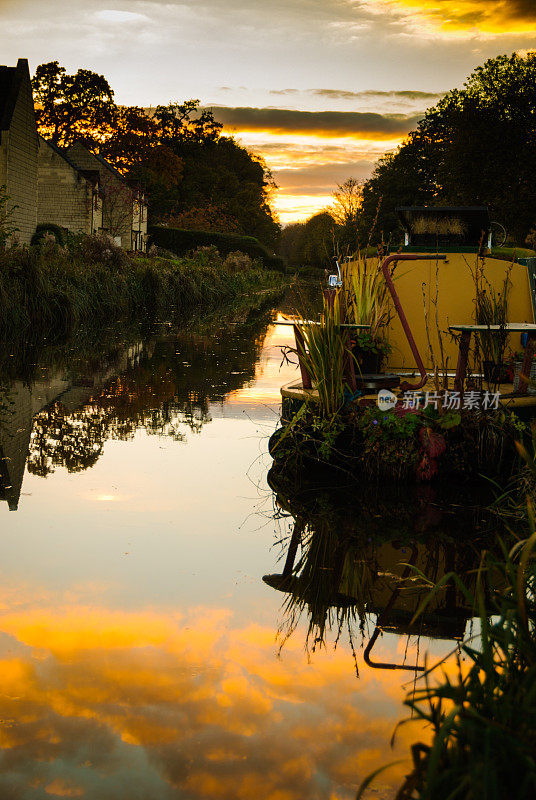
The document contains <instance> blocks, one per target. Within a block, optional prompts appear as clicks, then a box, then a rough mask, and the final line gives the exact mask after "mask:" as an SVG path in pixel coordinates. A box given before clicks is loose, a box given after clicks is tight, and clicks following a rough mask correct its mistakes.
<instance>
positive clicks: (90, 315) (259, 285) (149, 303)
mask: <svg viewBox="0 0 536 800" xmlns="http://www.w3.org/2000/svg"><path fill="white" fill-rule="evenodd" d="M231 255H232V256H234V257H231V256H228V257H227V258H226V259H225V260H224V259H222V258H221V257H220V256H219V254H218V253H217V251H216V250H214V248H207V249H204V250H202V251H198V252H197V253H195V254H193V255H192V256H191V257H188V258H182V259H170V258H167V257H166V258H162V257H159V256H152V257H149V256H146V257H142V256H129V255H127V254H126V253H124V252H123V251H122V250H120V249H119V248H117V247H115V246H114V245H113V244H112V243H110V242H109V241H107V240H105V239H100V238H99V237H83V238H82V239H77V240H76V241H75V242H74V244H73V245H72V246H71V247H61V246H59V245H58V244H56V243H55V242H52V241H48V240H45V241H44V242H43V243H42V244H41V245H39V246H35V247H29V248H27V247H14V248H11V249H9V250H7V251H5V252H4V253H2V254H1V255H0V336H2V337H3V338H14V337H17V336H23V337H26V336H29V335H33V336H36V335H39V336H47V337H51V336H52V337H53V336H58V335H64V334H67V333H70V332H72V331H73V330H74V329H76V328H77V327H78V326H79V325H80V324H82V323H97V322H99V321H100V322H107V321H113V320H119V319H124V320H126V319H131V320H134V319H140V318H143V317H147V316H151V317H157V316H158V315H168V316H169V315H170V314H174V315H175V316H176V317H178V318H182V317H187V316H189V315H190V314H191V313H193V312H194V311H195V310H197V309H200V308H206V309H212V308H216V307H217V306H218V305H220V304H223V303H227V302H230V301H232V300H233V299H236V298H237V297H240V296H242V295H244V294H247V293H255V292H259V291H265V290H270V289H278V288H281V287H282V286H283V283H284V279H283V278H282V276H281V274H278V273H274V272H270V271H267V270H263V269H261V268H259V267H258V265H256V264H255V262H252V261H251V259H249V258H248V257H243V256H242V254H231ZM238 256H241V257H240V258H239V257H238ZM246 259H247V260H246Z"/></svg>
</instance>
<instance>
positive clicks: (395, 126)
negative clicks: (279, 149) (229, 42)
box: [210, 106, 422, 139]
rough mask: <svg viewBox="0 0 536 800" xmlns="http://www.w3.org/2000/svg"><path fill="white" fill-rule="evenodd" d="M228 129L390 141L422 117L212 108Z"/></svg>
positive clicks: (412, 115)
mask: <svg viewBox="0 0 536 800" xmlns="http://www.w3.org/2000/svg"><path fill="white" fill-rule="evenodd" d="M210 110H211V111H212V112H213V113H214V116H215V117H216V119H217V120H219V121H220V122H222V123H223V124H224V125H225V126H226V127H227V128H235V129H236V130H242V131H266V132H270V133H277V134H281V133H284V134H298V135H299V134H310V135H313V134H314V135H317V136H353V137H359V136H360V137H363V138H372V139H390V138H395V137H400V136H404V135H405V134H406V133H408V132H409V131H410V130H411V129H412V128H414V127H415V126H416V125H417V123H418V122H419V120H420V119H421V117H422V114H411V115H406V114H376V113H373V112H363V111H297V110H295V109H289V108H248V107H241V108H240V107H238V108H228V107H226V106H211V109H210Z"/></svg>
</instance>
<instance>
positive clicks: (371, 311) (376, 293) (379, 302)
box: [342, 255, 392, 340]
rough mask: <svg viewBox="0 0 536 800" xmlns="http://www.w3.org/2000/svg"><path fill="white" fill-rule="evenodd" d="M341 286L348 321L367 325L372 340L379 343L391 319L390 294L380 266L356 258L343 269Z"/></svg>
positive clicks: (374, 262) (364, 259)
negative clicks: (378, 340) (383, 329)
mask: <svg viewBox="0 0 536 800" xmlns="http://www.w3.org/2000/svg"><path fill="white" fill-rule="evenodd" d="M342 282H343V287H344V290H345V302H346V314H347V319H348V321H349V322H354V323H355V324H357V325H370V336H371V338H372V339H373V340H375V339H378V338H379V337H380V334H381V330H382V328H385V327H386V326H387V325H388V324H389V322H390V320H391V316H392V312H391V307H390V293H389V289H388V287H387V284H386V282H385V278H384V275H383V272H382V271H381V269H380V262H379V261H378V260H371V259H367V258H363V257H361V256H360V255H359V256H358V257H357V258H356V260H355V261H349V262H347V263H346V264H345V265H344V266H343V269H342Z"/></svg>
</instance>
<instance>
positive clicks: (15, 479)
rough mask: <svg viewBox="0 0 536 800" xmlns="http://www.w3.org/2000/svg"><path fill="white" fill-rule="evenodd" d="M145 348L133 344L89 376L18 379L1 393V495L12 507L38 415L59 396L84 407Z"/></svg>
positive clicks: (16, 501)
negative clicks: (30, 381) (109, 363)
mask: <svg viewBox="0 0 536 800" xmlns="http://www.w3.org/2000/svg"><path fill="white" fill-rule="evenodd" d="M144 352H146V347H145V345H143V344H141V343H139V344H135V345H131V346H130V347H128V348H126V349H125V350H124V352H123V353H122V354H121V355H120V357H119V358H118V359H115V360H114V364H113V366H112V365H109V366H106V367H101V368H97V369H95V370H91V371H90V373H89V374H88V375H87V376H85V375H84V376H77V377H76V378H71V377H66V375H65V374H64V373H63V372H57V373H51V374H50V375H48V376H46V377H43V378H42V379H41V380H38V381H35V382H34V383H32V384H31V385H28V384H27V383H23V382H22V381H14V382H13V383H12V384H11V385H10V386H9V388H8V389H6V390H5V391H4V392H3V393H2V395H0V499H2V500H5V501H6V502H7V504H8V506H9V509H10V511H16V510H17V508H18V504H19V498H20V494H21V490H22V481H23V478H24V472H25V468H26V459H27V457H28V450H29V447H30V439H31V436H32V428H33V422H34V418H35V416H36V415H37V414H38V413H39V412H40V411H42V410H43V409H44V408H46V407H47V406H49V405H51V404H52V403H54V402H56V401H58V400H59V401H61V403H62V405H63V406H64V407H65V408H66V409H67V410H68V411H74V410H75V409H77V408H80V407H81V406H83V405H84V404H85V403H87V402H88V400H90V398H91V397H92V395H94V394H95V392H96V391H97V390H98V389H99V388H100V387H102V386H103V385H104V384H105V383H106V382H107V381H108V380H110V378H112V377H114V376H115V375H117V374H118V373H120V372H123V371H125V370H126V369H128V368H129V367H132V366H135V365H136V364H137V363H138V361H139V359H140V356H141V355H142V353H144Z"/></svg>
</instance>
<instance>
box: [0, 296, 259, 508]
mask: <svg viewBox="0 0 536 800" xmlns="http://www.w3.org/2000/svg"><path fill="white" fill-rule="evenodd" d="M269 319H270V310H268V311H262V312H260V313H258V314H256V315H252V316H251V318H250V317H249V315H248V317H247V319H246V320H245V321H244V322H243V323H241V324H237V325H233V326H231V329H230V330H229V326H228V325H225V326H224V325H221V329H219V328H218V329H209V330H208V332H207V333H205V334H204V335H201V334H200V333H199V332H195V331H192V330H190V331H188V332H184V333H181V334H177V332H176V331H172V330H168V328H167V327H165V328H164V332H163V333H162V332H161V333H160V334H159V335H158V336H155V338H153V339H151V340H150V341H149V342H144V343H138V344H135V345H132V346H129V347H127V346H125V345H124V344H121V345H117V339H113V336H112V339H113V342H114V343H113V345H110V346H109V347H108V346H107V345H106V342H105V349H106V348H107V349H106V352H107V353H108V355H107V356H106V357H104V356H103V357H102V358H106V359H107V360H106V361H105V362H104V361H103V360H102V358H101V360H97V358H95V356H93V355H92V354H90V355H89V356H88V355H87V354H86V353H85V352H84V354H83V355H82V357H81V358H80V357H79V358H78V359H77V358H74V357H73V358H72V363H70V364H69V368H68V370H63V371H62V370H60V369H55V370H53V369H49V370H48V374H47V370H45V371H43V370H40V371H39V372H40V376H41V377H40V379H39V380H37V381H35V382H33V383H32V384H30V385H29V384H28V383H24V382H22V381H20V380H15V381H13V382H11V383H9V384H8V388H6V389H5V391H4V394H3V396H2V395H1V394H0V497H1V498H3V499H5V500H6V501H7V502H8V505H9V508H10V509H12V510H16V509H17V506H18V502H19V497H20V494H21V487H22V480H23V476H24V472H25V469H28V470H29V471H31V472H32V473H33V474H37V475H41V476H46V475H48V474H50V472H52V471H53V470H54V468H55V467H56V466H59V465H61V466H65V467H67V469H68V470H69V471H71V472H73V471H80V470H83V469H87V468H88V467H91V466H93V464H95V463H96V461H97V460H98V458H99V457H100V455H101V453H102V449H103V446H104V442H105V441H106V440H107V439H109V438H120V439H127V438H130V437H131V436H132V435H133V433H134V431H135V430H136V429H137V428H139V427H144V428H145V430H146V431H147V433H149V434H156V435H163V436H167V437H171V438H173V439H175V440H177V441H182V440H183V439H184V431H185V430H186V431H190V432H199V431H200V430H201V428H202V427H203V425H204V424H205V423H206V422H208V421H210V419H211V417H210V414H209V407H210V405H211V403H214V402H216V403H223V401H224V400H225V398H226V397H227V396H228V394H229V393H230V392H232V391H235V390H237V389H239V388H240V387H242V386H244V384H245V383H247V382H248V381H251V380H253V379H254V377H255V364H256V362H257V360H258V357H259V353H260V350H261V348H262V343H263V341H264V336H265V334H266V329H267V326H268V321H269ZM117 335H119V336H121V331H120V329H119V330H118V331H117ZM122 341H123V342H124V340H122ZM15 374H19V373H15Z"/></svg>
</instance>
